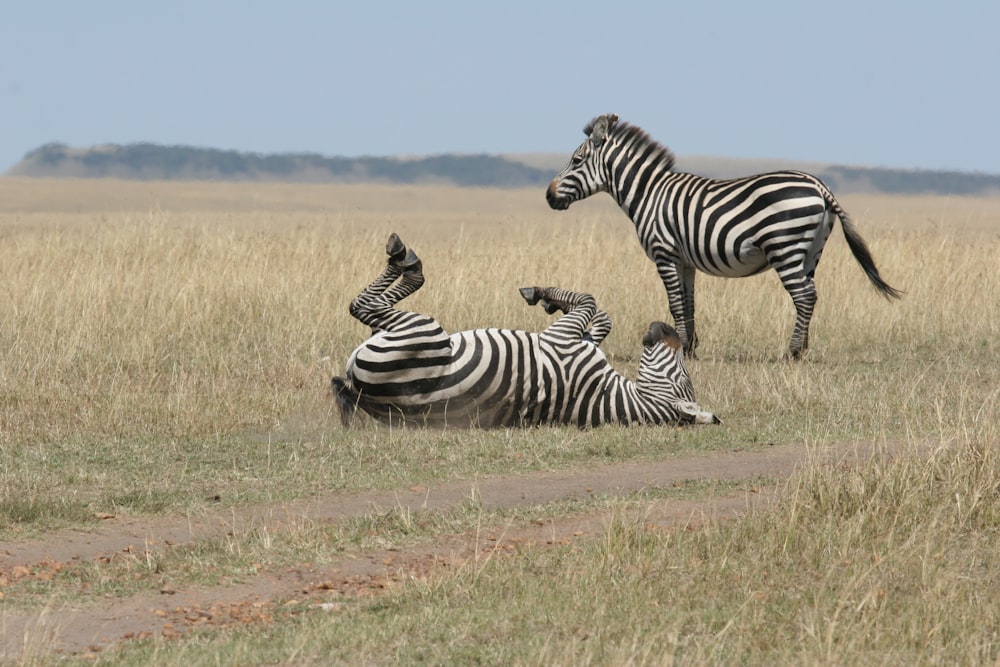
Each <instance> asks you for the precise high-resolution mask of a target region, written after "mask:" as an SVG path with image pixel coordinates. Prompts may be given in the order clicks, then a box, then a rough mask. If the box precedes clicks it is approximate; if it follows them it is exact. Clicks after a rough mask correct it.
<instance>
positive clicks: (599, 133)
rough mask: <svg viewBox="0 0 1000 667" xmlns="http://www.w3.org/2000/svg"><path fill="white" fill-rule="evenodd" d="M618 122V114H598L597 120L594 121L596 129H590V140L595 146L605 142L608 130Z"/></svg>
mask: <svg viewBox="0 0 1000 667" xmlns="http://www.w3.org/2000/svg"><path fill="white" fill-rule="evenodd" d="M617 122H618V116H616V115H615V114H613V113H609V114H605V115H603V116H598V117H597V120H595V121H594V129H593V130H591V131H590V142H591V143H592V144H594V146H600V145H601V144H603V143H604V139H605V138H607V136H608V132H609V131H610V130H612V129H614V126H615V123H617Z"/></svg>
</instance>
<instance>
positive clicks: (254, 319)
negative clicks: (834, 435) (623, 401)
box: [0, 179, 1000, 443]
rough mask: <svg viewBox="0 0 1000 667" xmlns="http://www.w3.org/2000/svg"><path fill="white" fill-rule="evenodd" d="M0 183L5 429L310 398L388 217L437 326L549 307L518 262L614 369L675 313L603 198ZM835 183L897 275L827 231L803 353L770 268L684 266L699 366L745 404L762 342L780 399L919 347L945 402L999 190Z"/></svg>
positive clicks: (119, 423)
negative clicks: (880, 283) (877, 281)
mask: <svg viewBox="0 0 1000 667" xmlns="http://www.w3.org/2000/svg"><path fill="white" fill-rule="evenodd" d="M0 202H2V205H0V206H2V208H0V284H2V285H3V288H2V294H0V298H2V308H3V313H4V315H3V319H2V322H0V339H2V341H3V346H2V348H0V355H2V357H0V383H2V386H3V387H4V388H5V389H4V392H5V400H4V404H3V411H2V413H0V418H2V420H3V429H2V436H0V438H2V440H0V441H2V442H7V443H11V442H22V443H23V442H26V441H52V440H59V439H65V438H68V437H71V436H80V435H81V434H91V435H93V436H109V435H110V436H121V437H131V436H134V435H149V436H156V435H168V434H172V435H188V436H193V437H201V436H204V435H206V434H213V433H214V434H217V433H232V432H243V431H246V430H251V429H261V428H267V427H268V426H269V425H271V424H275V423H278V422H280V421H281V420H282V419H283V415H284V414H285V413H286V412H287V411H289V410H291V409H293V408H294V406H297V405H299V406H301V405H303V397H304V396H307V397H309V400H307V401H305V406H304V409H305V410H307V411H317V412H321V411H323V407H322V406H323V405H324V403H323V402H322V401H321V400H319V399H318V397H319V396H320V395H321V394H322V393H323V387H324V383H325V380H324V379H325V378H327V376H328V375H330V374H332V373H335V372H337V371H338V370H340V368H341V367H342V364H343V361H344V360H345V359H346V357H347V355H348V353H349V352H350V350H351V349H352V348H353V347H354V346H355V345H357V344H358V343H360V342H361V340H363V338H364V336H365V331H364V328H363V327H362V326H360V325H359V324H358V323H357V322H354V321H353V320H351V319H350V318H349V317H348V315H347V312H346V305H347V303H348V302H349V301H350V299H351V298H352V297H353V296H354V294H356V293H357V292H358V291H359V290H360V289H361V288H362V287H363V286H364V285H365V284H366V283H367V282H368V281H369V280H370V279H371V278H372V277H373V276H374V275H375V274H376V272H377V271H378V270H379V268H380V267H381V265H382V263H383V261H384V259H383V251H382V248H383V244H384V241H385V237H386V236H387V235H388V233H389V232H392V231H395V232H398V233H400V234H401V235H402V237H403V239H404V240H406V241H407V242H408V243H409V244H410V245H411V246H412V247H413V248H415V249H416V250H417V251H418V252H419V253H420V254H421V256H422V257H423V258H424V266H425V268H426V272H427V276H428V280H427V285H426V287H425V288H424V290H422V291H421V292H420V293H418V294H417V295H415V296H414V297H413V298H412V299H411V300H409V301H408V302H407V303H406V305H407V307H409V308H411V309H414V310H419V311H421V312H426V313H430V314H433V315H435V316H436V317H438V318H439V319H440V320H441V321H442V323H443V324H444V325H445V327H446V328H449V329H451V330H458V329H464V328H474V327H481V326H507V327H513V328H531V329H540V328H542V327H544V326H546V324H547V322H548V321H549V320H548V318H547V317H546V316H545V315H544V314H543V313H540V312H537V309H536V310H532V309H527V308H524V307H523V305H522V304H521V302H520V299H519V298H518V297H517V294H516V291H515V290H516V288H517V287H519V286H522V285H527V284H532V285H558V286H565V287H569V288H573V289H579V290H585V291H591V292H593V293H594V294H595V295H596V296H597V298H598V302H599V303H600V304H601V305H603V306H604V307H605V308H606V309H607V310H608V311H609V312H610V313H611V315H612V318H613V319H614V322H615V331H614V332H613V333H612V336H611V337H610V339H609V340H608V342H607V343H606V347H607V350H608V352H609V353H610V354H611V355H612V356H613V357H614V358H616V359H619V360H620V361H621V363H622V364H623V366H624V369H626V370H627V369H628V364H629V363H630V362H631V361H632V360H633V359H634V358H635V356H636V354H637V351H638V340H639V336H640V335H641V332H642V331H643V330H644V328H645V326H646V325H647V324H648V322H649V321H651V320H654V319H664V320H667V321H669V315H668V311H667V308H666V296H665V293H664V291H663V288H662V286H661V285H660V283H659V281H658V279H657V277H656V274H655V271H654V269H653V266H652V264H651V263H650V262H649V261H648V260H646V258H645V257H644V256H643V254H642V252H641V250H640V249H639V246H638V243H637V241H636V239H635V238H634V232H633V230H632V227H631V224H630V223H629V222H628V220H627V219H626V218H625V217H624V215H623V214H622V213H621V212H620V211H618V210H617V209H615V208H614V207H613V206H612V205H611V203H610V201H603V200H594V201H591V202H586V203H582V204H577V205H576V206H575V207H574V208H573V209H571V210H570V211H569V212H567V213H561V214H560V213H555V212H552V211H549V210H548V209H547V208H546V207H545V204H544V202H543V200H542V196H541V194H540V193H538V192H534V191H502V190H488V189H484V190H460V189H454V188H444V187H442V188H436V187H414V188H405V187H381V186H352V187H348V186H291V185H261V184H204V183H179V184H147V183H131V182H101V181H65V182H54V183H53V182H47V181H33V180H12V179H5V180H3V181H0ZM844 204H845V206H846V207H847V208H848V210H849V211H851V212H852V213H853V216H854V217H855V218H856V220H857V222H858V225H859V227H860V229H861V231H862V233H863V234H864V235H865V237H866V238H867V239H868V241H869V243H870V244H871V246H872V249H873V252H874V255H875V257H876V261H877V262H878V264H879V266H880V268H881V270H882V273H883V275H884V276H885V277H886V279H887V280H888V281H889V282H890V283H892V284H893V285H895V286H897V287H899V288H900V289H902V290H904V291H905V292H906V296H905V297H904V299H903V300H902V301H901V302H900V303H887V302H885V301H884V300H882V299H881V298H879V297H878V296H877V295H876V294H875V292H874V291H873V290H872V289H871V288H870V287H869V286H868V285H867V283H866V280H865V278H864V275H863V273H862V272H861V271H860V270H859V269H858V267H857V266H856V265H855V263H854V260H853V259H852V258H851V257H850V255H849V253H848V251H847V249H846V244H845V243H844V241H843V238H842V237H841V235H840V233H839V232H837V233H835V234H834V236H833V237H832V238H831V240H830V241H829V243H828V246H827V251H826V253H825V256H824V258H823V261H822V263H821V264H820V268H819V271H818V276H817V283H818V288H819V293H820V301H819V305H818V306H817V310H816V315H815V318H814V326H813V336H812V341H813V350H812V355H811V357H810V359H809V360H808V361H807V362H806V363H804V364H802V365H800V366H798V367H785V366H783V365H781V364H778V363H777V359H778V355H779V353H780V352H781V350H783V349H784V347H785V345H786V344H787V338H788V335H789V332H790V329H791V324H792V321H793V311H792V308H791V303H790V300H789V298H788V296H787V295H786V294H785V293H784V291H783V290H782V289H781V287H780V285H779V284H778V281H777V279H776V277H775V276H774V274H773V273H766V274H764V275H762V276H759V277H754V278H750V279H742V280H728V281H727V280H721V279H713V278H707V277H705V276H699V279H698V287H697V295H698V324H699V334H700V337H701V341H702V348H701V350H702V355H701V356H702V360H701V361H700V362H698V363H697V364H696V365H695V366H694V369H693V372H694V374H695V376H696V388H697V389H698V390H699V393H700V394H702V395H707V396H709V397H710V399H711V400H706V401H704V402H706V403H707V404H708V405H709V407H710V409H716V410H718V411H720V412H730V413H732V411H734V410H738V409H739V408H738V406H737V405H736V404H735V402H736V401H737V400H742V399H741V398H740V397H741V396H743V395H744V391H747V390H745V389H740V387H739V383H740V382H741V381H745V380H746V377H745V374H743V373H740V372H733V371H734V369H735V368H740V367H741V366H742V365H745V364H747V363H751V364H752V363H760V362H764V363H767V364H770V365H772V368H773V370H774V371H776V373H774V374H773V375H770V376H769V377H770V381H771V382H775V383H778V385H779V386H778V387H776V388H775V389H776V391H777V392H778V393H779V394H781V395H780V397H776V399H777V400H780V401H781V402H783V403H785V404H786V405H794V404H795V403H796V402H800V401H810V400H814V398H810V397H814V396H815V391H814V390H816V391H819V392H820V393H822V391H823V389H824V388H823V387H811V386H810V384H809V383H810V375H821V372H820V371H817V370H816V369H815V368H816V366H817V365H822V366H824V367H829V366H837V365H841V366H850V367H854V368H857V369H858V371H859V372H860V371H862V370H863V371H864V372H867V373H871V374H877V375H879V376H881V378H882V379H883V380H885V379H890V378H892V374H893V373H897V372H899V371H900V370H902V367H905V366H906V365H908V364H918V365H920V366H926V368H925V373H924V374H923V375H921V376H920V377H919V378H912V379H911V378H909V377H908V376H906V375H900V376H898V377H896V380H898V381H899V382H903V383H905V382H908V381H909V382H914V383H926V384H928V385H937V386H939V387H940V388H941V391H940V394H941V395H942V396H948V397H949V403H952V402H953V401H962V400H976V399H973V398H972V397H973V396H976V397H979V398H978V400H983V398H984V397H983V396H981V393H982V389H983V388H984V387H985V386H988V385H989V384H990V382H991V380H990V379H988V378H987V377H986V375H987V374H986V369H985V368H984V367H983V364H982V363H977V362H976V360H977V359H980V360H982V361H992V360H995V359H996V357H997V343H996V340H997V330H998V327H1000V325H998V315H997V313H998V312H1000V307H998V304H1000V290H998V287H997V283H998V279H997V271H996V264H995V258H996V256H997V246H998V234H1000V231H998V230H1000V202H998V201H997V200H993V199H947V198H918V199H903V198H890V197H858V198H851V199H845V201H844ZM935 366H938V367H940V373H937V372H935ZM955 377H958V378H961V380H960V381H958V382H955V383H954V384H953V383H952V382H951V381H950V379H951V378H955ZM977 378H979V379H977ZM327 379H328V378H327ZM824 382H825V380H824ZM789 383H791V384H789ZM977 384H978V385H980V386H977ZM863 388H866V385H865V384H864V383H863V382H862V383H860V384H855V385H854V386H846V387H842V388H838V389H837V390H840V389H843V390H845V391H850V392H855V391H858V390H860V389H863ZM749 391H756V390H749ZM876 391H877V389H876ZM918 393H919V394H921V395H923V394H924V393H925V392H924V391H923V390H921V391H919V392H918ZM861 397H862V396H861V395H859V398H861ZM713 404H715V405H713ZM716 405H719V406H720V407H716ZM904 407H905V406H904ZM859 408H860V406H859ZM912 411H913V412H916V411H917V409H916V406H914V407H913V408H912ZM906 417H907V415H905V414H899V415H897V416H896V418H897V419H900V420H903V419H905V418H906Z"/></svg>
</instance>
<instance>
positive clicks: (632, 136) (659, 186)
mask: <svg viewBox="0 0 1000 667" xmlns="http://www.w3.org/2000/svg"><path fill="white" fill-rule="evenodd" d="M584 134H586V135H587V139H586V140H585V141H584V142H583V143H582V144H581V145H580V147H579V148H577V149H576V151H575V152H574V153H573V156H572V158H571V159H570V162H569V164H568V165H567V166H566V167H565V168H564V169H563V170H562V171H561V172H560V173H559V174H558V175H557V176H556V177H555V178H554V179H553V180H552V182H551V183H550V184H549V187H548V189H547V190H546V193H545V196H546V199H547V200H548V203H549V206H551V207H552V208H554V209H558V210H563V209H566V208H568V207H569V205H570V204H571V203H573V202H575V201H578V200H580V199H584V198H586V197H589V196H590V195H592V194H594V193H596V192H607V193H608V194H610V195H611V196H612V197H613V198H614V199H615V201H616V202H617V203H618V205H619V206H620V207H621V208H622V210H624V211H625V213H626V214H628V216H629V218H631V220H632V222H633V223H634V224H635V229H636V233H637V234H638V236H639V242H640V243H642V246H643V248H644V249H645V251H646V255H647V256H648V257H649V258H650V259H651V260H653V262H654V263H655V264H656V270H657V272H658V273H659V275H660V279H661V280H662V281H663V285H664V286H665V287H666V289H667V297H668V299H669V302H670V314H671V315H672V316H673V318H674V324H675V325H676V326H677V330H678V333H679V334H680V337H681V340H682V341H683V345H684V350H685V351H686V352H688V353H693V352H694V349H695V347H696V346H697V344H698V338H697V336H696V334H695V326H694V277H695V270H699V271H703V272H705V273H708V274H710V275H713V276H723V277H728V278H742V277H745V276H750V275H753V274H756V273H760V272H762V271H764V270H766V269H768V268H772V269H774V270H775V271H777V273H778V277H779V278H780V279H781V284H782V285H783V286H784V287H785V290H786V291H787V292H788V294H789V295H790V296H791V297H792V303H793V304H794V305H795V329H794V331H793V332H792V338H791V343H790V344H789V349H788V356H790V357H791V358H793V359H797V358H799V356H800V355H801V354H802V353H803V352H804V351H805V350H806V349H807V348H808V346H809V321H810V319H811V318H812V313H813V308H814V306H815V305H816V287H815V284H814V282H813V276H814V274H815V271H816V265H817V264H818V263H819V259H820V256H821V255H822V253H823V246H824V245H825V244H826V240H827V238H828V237H829V236H830V232H831V231H832V230H833V224H834V218H835V217H839V218H840V223H841V226H842V227H843V230H844V237H845V238H846V239H847V245H848V246H849V247H850V249H851V252H852V253H853V254H854V257H855V259H856V260H857V261H858V263H859V264H860V265H861V267H862V268H863V269H864V271H865V274H866V275H867V276H868V279H869V280H870V281H871V283H872V284H873V285H874V286H875V287H876V289H878V291H879V292H881V293H882V294H883V295H884V296H886V297H887V298H898V297H899V296H900V293H899V292H898V291H897V290H896V289H894V288H892V287H890V286H889V285H888V284H887V283H886V282H885V281H884V280H882V277H881V276H880V275H879V271H878V269H877V268H876V266H875V262H874V260H873V259H872V256H871V253H870V252H869V250H868V246H867V245H866V244H865V241H864V239H862V238H861V236H860V235H859V234H858V232H857V231H856V230H855V229H854V225H853V224H852V223H851V220H850V218H849V217H848V216H847V213H845V212H844V209H843V208H841V206H840V204H839V203H838V202H837V200H836V198H834V196H833V193H832V192H830V189H829V188H827V187H826V185H825V184H824V183H823V182H822V181H821V180H820V179H818V178H817V177H815V176H812V175H810V174H806V173H803V172H800V171H780V172H773V173H768V174H760V175H757V176H748V177H745V178H735V179H731V180H717V179H711V178H703V177H701V176H695V175H692V174H685V173H680V172H675V171H673V167H674V156H673V154H672V153H671V152H670V151H669V150H667V149H666V148H664V147H663V146H661V145H660V144H658V143H657V142H655V141H653V140H652V139H651V138H650V137H649V135H648V134H646V132H645V131H643V130H642V129H640V128H638V127H635V126H632V125H629V124H627V123H624V122H621V123H620V122H618V116H616V115H614V114H606V115H603V116H598V117H597V118H595V119H594V120H592V121H591V122H590V123H589V124H588V125H587V126H586V127H585V128H584Z"/></svg>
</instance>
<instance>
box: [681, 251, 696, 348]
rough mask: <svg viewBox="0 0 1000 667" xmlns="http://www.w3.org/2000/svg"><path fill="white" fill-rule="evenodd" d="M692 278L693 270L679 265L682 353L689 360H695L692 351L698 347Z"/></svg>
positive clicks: (687, 265)
mask: <svg viewBox="0 0 1000 667" xmlns="http://www.w3.org/2000/svg"><path fill="white" fill-rule="evenodd" d="M694 276H695V269H694V267H693V266H691V265H690V264H682V265H681V293H682V297H681V298H682V310H683V313H684V314H683V320H684V324H683V326H682V329H683V330H684V331H685V332H687V348H686V349H685V350H684V352H685V353H686V354H687V355H688V357H690V358H691V359H697V358H698V357H697V356H696V355H695V353H694V351H695V349H697V347H698V333H697V332H696V331H695V328H694Z"/></svg>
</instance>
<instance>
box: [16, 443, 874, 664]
mask: <svg viewBox="0 0 1000 667" xmlns="http://www.w3.org/2000/svg"><path fill="white" fill-rule="evenodd" d="M873 451H875V447H874V445H872V444H870V443H861V444H857V443H855V444H850V445H840V446H836V447H830V448H824V449H823V450H818V451H813V452H811V453H810V452H808V451H807V448H806V447H805V446H803V445H784V446H775V447H772V448H769V449H768V450H765V451H758V452H741V451H734V452H720V453H713V454H710V455H705V456H699V457H692V458H686V459H672V460H666V461H660V462H646V461H644V462H637V463H622V464H612V465H603V466H596V467H593V468H589V469H586V470H576V471H558V472H538V473H530V474H523V475H513V476H507V477H484V478H481V479H475V480H458V481H452V482H446V483H442V484H436V485H433V486H430V487H414V488H410V489H405V490H398V491H392V492H384V491H380V492H366V493H353V494H346V493H336V494H330V495H327V496H323V497H316V498H311V499H309V500H306V501H300V502H292V503H282V504H275V505H257V506H251V507H246V508H239V509H235V510H233V509H230V510H225V511H219V512H216V513H212V514H206V515H204V516H199V517H154V518H131V517H123V518H117V517H114V518H109V519H107V520H106V521H104V522H102V523H101V525H100V527H98V528H97V529H95V530H90V531H80V530H65V531H57V532H53V533H50V534H48V535H46V536H44V537H43V538H40V539H33V540H25V541H19V542H9V543H0V577H3V576H8V577H10V576H12V575H13V574H14V573H18V572H20V573H24V572H27V571H38V570H40V569H41V570H44V568H46V567H50V566H51V564H58V563H72V562H81V561H89V560H95V559H102V558H104V559H107V558H111V557H113V556H114V555H116V554H119V553H121V552H122V551H129V550H131V551H133V552H135V551H138V552H140V553H142V552H144V551H148V552H157V551H160V550H163V549H165V548H168V547H171V546H179V545H185V544H192V543H194V542H197V541H199V540H207V539H211V538H215V537H221V536H224V535H226V534H228V533H238V532H240V531H244V530H248V529H251V528H260V527H267V529H268V531H269V532H271V533H277V532H279V531H280V530H281V529H282V526H283V525H285V524H287V523H288V522H290V521H299V520H301V519H309V520H311V521H337V520H343V519H346V518H349V517H354V516H360V515H364V514H367V513H370V512H372V511H375V510H386V509H390V508H393V507H401V508H406V509H409V510H413V511H420V510H438V509H448V508H452V507H456V506H458V505H460V504H461V503H463V502H465V501H466V500H468V499H469V498H470V497H472V496H475V497H476V498H478V499H479V500H480V502H481V503H482V505H483V506H484V507H485V508H487V509H493V508H506V507H517V506H528V505H537V504H540V503H545V502H549V501H555V500H563V499H571V498H574V497H576V498H580V497H585V496H587V495H589V494H592V493H593V494H624V493H629V492H634V491H638V490H641V489H642V488H645V487H669V486H670V485H671V484H674V483H678V482H683V481H686V480H696V479H705V480H737V479H747V478H752V477H755V476H759V475H768V476H775V475H781V476H784V475H788V474H790V473H791V472H792V471H793V470H794V469H795V467H796V466H798V465H800V464H802V463H804V462H805V461H806V460H817V458H818V457H822V458H820V459H819V460H825V461H829V462H831V463H833V462H846V463H850V462H852V461H856V460H858V459H861V458H867V457H869V456H871V455H872V453H873ZM770 491H771V490H768V489H763V490H762V492H761V493H753V494H751V493H744V494H740V495H739V496H726V497H716V498H712V499H709V500H705V501H699V502H688V501H670V502H664V503H659V504H658V506H659V510H658V512H659V513H658V514H657V515H656V516H651V517H648V520H649V521H652V522H657V523H663V524H671V523H677V522H683V521H690V520H692V518H695V519H697V518H699V517H706V516H715V517H737V516H739V515H741V514H742V513H743V512H745V511H746V510H747V509H748V508H749V507H750V506H751V505H752V504H753V503H759V502H766V501H767V500H768V499H769V498H770V497H771V492H770ZM605 521H606V517H605V516H604V513H595V514H592V515H586V516H571V517H565V518H561V519H557V520H554V521H549V522H545V523H543V524H526V525H511V526H508V527H506V528H504V530H503V531H502V533H501V534H487V535H454V536H442V538H441V539H438V540H435V542H434V544H433V545H426V546H420V547H414V548H408V549H404V550H374V551H369V552H352V553H345V554H343V555H342V557H341V558H340V559H339V560H338V561H337V562H336V563H334V564H333V565H331V566H328V567H322V568H319V567H312V566H310V567H300V568H292V569H287V570H282V571H262V572H259V573H258V574H257V575H256V576H254V577H251V578H249V579H246V580H245V581H243V582H242V583H239V584H235V585H230V586H219V587H211V588H208V587H206V588H200V587H199V588H191V589H185V590H165V591H161V592H158V593H149V592H143V593H140V594H136V595H133V596H129V597H125V598H114V599H109V600H107V601H100V602H98V604H97V605H96V607H95V606H94V605H87V606H86V607H80V608H76V607H72V606H66V607H63V608H58V609H45V610H43V611H32V612H29V613H19V612H16V611H13V610H10V609H7V607H6V605H4V606H3V607H0V632H2V643H0V647H2V648H0V659H3V660H5V661H7V660H15V659H20V658H25V657H28V656H45V655H51V654H53V653H55V654H68V653H80V652H87V651H99V650H101V649H102V648H106V647H108V646H110V645H113V644H115V643H117V642H121V641H127V640H129V639H132V638H142V637H148V636H151V635H160V636H165V637H170V636H176V635H178V634H180V633H182V632H184V631H186V630H187V629H189V628H192V627H198V626H202V625H208V624H210V625H217V626H220V625H229V624H236V623H248V622H256V621H262V622H266V621H267V620H269V619H270V618H271V616H272V614H273V613H275V611H276V605H278V604H280V603H286V604H287V603H288V602H289V601H295V602H296V603H310V604H313V605H315V607H314V608H316V609H319V610H327V611H330V610H335V609H337V608H339V606H340V605H341V602H340V601H341V600H343V599H344V597H345V596H351V595H368V594H375V593H377V592H378V591H379V590H381V589H383V588H384V587H385V586H386V585H389V584H390V583H391V582H392V581H393V580H396V579H400V578H407V577H412V576H425V575H426V574H428V573H429V572H431V571H432V570H433V569H434V568H436V567H439V566H441V565H448V566H455V565H457V564H459V563H462V562H465V561H467V560H468V559H470V558H477V557H481V556H482V555H484V554H492V553H497V552H505V551H506V552H510V551H515V552H516V549H518V548H520V546H521V545H523V544H525V543H532V544H559V543H565V542H566V541H568V540H573V539H586V538H587V537H591V536H595V535H599V534H601V532H602V531H603V529H604V525H605ZM0 604H3V601H0Z"/></svg>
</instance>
